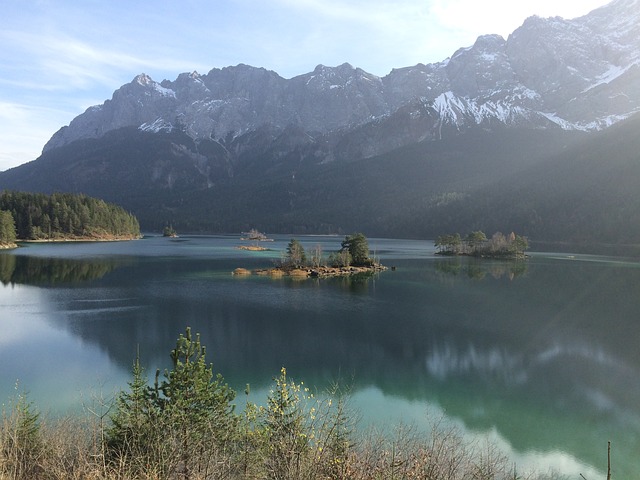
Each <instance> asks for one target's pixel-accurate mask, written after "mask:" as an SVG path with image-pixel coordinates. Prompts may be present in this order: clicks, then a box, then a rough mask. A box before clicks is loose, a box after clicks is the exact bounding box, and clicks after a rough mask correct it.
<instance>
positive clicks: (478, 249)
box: [435, 230, 529, 258]
mask: <svg viewBox="0 0 640 480" xmlns="http://www.w3.org/2000/svg"><path fill="white" fill-rule="evenodd" d="M435 247H436V248H437V249H438V251H437V252H436V254H437V255H468V256H473V257H485V258H525V256H526V255H525V253H524V252H525V250H527V249H528V248H529V242H528V240H527V238H526V237H523V236H520V235H516V234H515V233H513V232H511V233H510V234H509V235H506V236H505V235H504V234H502V233H500V232H496V233H494V234H493V235H492V236H491V238H487V236H486V235H485V233H484V232H482V231H480V230H476V231H473V232H471V233H469V234H467V236H465V237H464V238H462V237H461V236H460V234H459V233H454V234H451V235H440V236H439V237H438V238H437V239H436V241H435Z"/></svg>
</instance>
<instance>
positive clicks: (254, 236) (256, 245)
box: [236, 228, 273, 252]
mask: <svg viewBox="0 0 640 480" xmlns="http://www.w3.org/2000/svg"><path fill="white" fill-rule="evenodd" d="M242 235H243V236H242V237H240V240H244V241H249V242H253V243H252V245H239V246H238V247H236V248H238V249H239V250H249V251H252V252H262V251H264V250H269V249H268V248H266V247H262V246H260V242H273V238H269V237H267V236H266V235H265V234H264V233H262V232H259V231H258V230H256V229H255V228H252V229H251V230H249V231H248V232H242Z"/></svg>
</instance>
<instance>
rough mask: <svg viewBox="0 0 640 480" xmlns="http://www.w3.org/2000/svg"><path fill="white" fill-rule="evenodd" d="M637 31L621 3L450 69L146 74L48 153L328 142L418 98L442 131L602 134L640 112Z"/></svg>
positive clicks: (533, 29)
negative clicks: (161, 132)
mask: <svg viewBox="0 0 640 480" xmlns="http://www.w3.org/2000/svg"><path fill="white" fill-rule="evenodd" d="M639 24H640V5H639V4H638V3H637V1H636V0H616V1H614V2H612V3H610V4H608V5H606V6H604V7H601V8H599V9H596V10H594V11H593V12H591V13H589V14H588V15H585V16H583V17H579V18H577V19H573V20H565V19H562V18H560V17H551V18H546V19H543V18H540V17H535V16H534V17H530V18H528V19H526V20H525V22H524V23H523V25H522V26H521V27H519V28H517V29H516V30H515V31H514V32H513V33H511V34H510V35H509V37H508V38H507V39H506V40H505V39H504V38H502V37H501V36H499V35H483V36H480V37H478V39H477V40H476V42H475V43H474V44H473V45H472V46H470V47H465V48H460V49H458V50H457V51H456V52H454V54H453V55H452V56H451V57H450V58H448V59H445V60H444V61H441V62H438V63H433V64H427V65H423V64H418V65H416V66H413V67H404V68H400V69H393V70H392V71H391V72H390V73H389V74H387V75H386V76H384V77H377V76H375V75H373V74H369V73H367V72H365V71H364V70H362V69H360V68H354V67H353V66H351V65H350V64H348V63H344V64H342V65H339V66H337V67H326V66H323V65H318V66H317V67H316V68H315V69H314V70H313V72H309V73H304V74H301V75H298V76H295V77H292V78H290V79H285V78H283V77H281V76H280V75H278V74H277V73H276V72H274V71H270V70H267V69H264V68H258V67H251V66H248V65H244V64H239V65H237V66H235V67H224V68H221V69H219V68H214V69H212V70H211V71H209V72H208V73H207V74H205V75H200V74H198V73H197V72H192V73H182V74H180V75H179V76H178V77H177V78H176V79H175V80H174V81H170V80H163V81H162V82H156V81H155V80H153V79H151V78H150V77H149V76H148V75H146V74H140V75H138V76H136V77H135V78H134V79H133V80H132V81H131V82H130V83H128V84H125V85H123V86H122V87H120V88H119V89H118V90H116V91H115V92H114V95H113V97H112V98H111V99H110V100H107V101H105V102H104V103H103V104H102V105H99V106H94V107H90V108H89V109H87V111H85V112H84V113H83V114H81V115H79V116H78V117H76V118H75V119H74V120H73V121H72V122H71V123H70V125H69V126H67V127H62V128H61V129H60V130H59V131H58V132H56V133H55V134H54V135H53V137H52V138H51V140H50V141H49V142H47V144H46V145H45V147H44V150H43V151H45V152H46V151H47V150H50V149H52V148H56V147H58V146H62V145H64V144H66V143H69V142H71V141H73V140H77V139H80V138H96V137H99V136H101V135H103V134H104V133H106V131H108V130H112V129H116V128H121V127H125V126H127V127H128V126H136V127H140V128H146V129H151V130H154V129H155V130H157V129H167V128H178V129H182V130H184V131H185V132H186V133H187V134H188V135H190V136H191V137H192V138H194V139H213V140H216V141H220V140H223V139H226V138H229V136H231V137H236V136H238V135H242V134H244V133H246V132H247V131H249V130H254V129H256V128H259V127H260V126H261V125H264V124H271V125H274V126H275V127H277V128H279V129H284V128H286V127H287V126H289V125H291V124H293V125H297V126H300V127H302V128H303V129H304V130H305V131H307V132H309V133H311V134H317V133H320V134H327V133H330V132H334V131H337V130H340V129H344V128H353V127H358V126H361V125H363V124H366V123H369V122H371V121H375V120H376V119H378V118H380V117H381V116H385V115H391V114H393V112H395V111H396V110H398V109H399V108H402V107H404V106H406V105H407V104H409V103H412V102H415V101H416V100H422V101H423V102H425V103H427V104H431V105H432V106H433V108H434V109H435V110H436V112H437V113H438V115H439V120H440V121H441V122H442V123H445V124H449V125H453V126H455V127H456V128H464V127H465V125H466V122H469V121H471V122H472V123H473V124H481V123H482V122H496V121H497V122H501V123H504V124H506V125H515V126H522V125H528V126H530V127H532V128H540V127H543V128H549V127H551V126H557V127H559V128H564V129H579V130H598V129H601V128H606V127H607V126H609V125H611V124H613V123H615V122H616V121H619V120H622V119H624V118H628V117H630V116H631V115H633V114H634V113H636V112H638V111H640V101H639V100H638V98H639V97H640V88H639V87H638V86H637V84H638V79H640V43H639V41H638V38H639V37H640V29H639V28H638V26H637V25H639ZM630 88H631V89H632V93H633V96H632V97H630V96H629V95H628V90H629V89H630ZM623 91H624V92H625V93H627V95H624V94H623V93H621V92H623ZM611 97H615V98H616V101H615V102H610V101H609V99H610V98H611ZM605 100H606V101H605ZM461 113H465V114H466V115H461ZM463 117H464V118H463ZM377 153H380V152H377Z"/></svg>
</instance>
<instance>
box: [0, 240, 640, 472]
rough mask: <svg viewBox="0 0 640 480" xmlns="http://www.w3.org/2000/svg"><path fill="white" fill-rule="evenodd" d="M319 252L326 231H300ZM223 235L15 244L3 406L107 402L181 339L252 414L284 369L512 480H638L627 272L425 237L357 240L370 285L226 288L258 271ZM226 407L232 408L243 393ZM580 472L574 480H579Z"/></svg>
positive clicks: (6, 289) (631, 285)
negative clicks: (524, 479) (482, 445)
mask: <svg viewBox="0 0 640 480" xmlns="http://www.w3.org/2000/svg"><path fill="white" fill-rule="evenodd" d="M298 238H299V239H300V240H301V241H302V242H303V244H305V246H306V247H308V248H312V247H314V246H315V245H318V244H320V245H321V246H322V248H323V250H324V252H327V253H328V252H331V251H335V250H337V249H338V248H339V244H340V240H341V238H339V237H298ZM288 240H289V238H288V237H279V238H276V241H274V242H273V243H268V244H266V243H265V244H264V245H265V246H267V247H269V248H270V249H271V250H270V251H267V252H247V251H242V250H238V249H237V248H235V247H236V246H237V245H239V244H240V243H241V242H240V241H239V240H238V239H237V238H234V237H225V236H220V237H185V238H180V239H166V238H161V237H155V238H154V237H152V238H145V239H143V240H140V241H135V242H123V243H100V244H94V243H79V244H51V245H47V244H30V245H28V246H25V247H23V248H20V249H18V250H14V251H11V252H5V253H2V254H0V281H2V284H1V285H0V399H2V400H1V401H6V399H8V398H9V397H10V396H11V395H12V394H13V393H15V391H16V383H17V388H18V390H20V391H23V390H27V391H28V392H29V394H30V398H31V400H33V401H34V402H35V403H36V404H37V405H38V406H39V408H40V409H42V410H44V411H50V412H53V413H57V412H65V411H67V410H69V409H77V408H79V407H81V406H82V405H88V404H91V403H92V402H96V399H97V398H98V397H104V398H109V397H110V396H112V395H113V393H114V392H115V391H117V389H118V388H122V387H124V386H126V382H127V381H128V380H129V378H130V376H129V375H130V369H131V365H132V362H133V360H134V358H135V356H136V352H137V351H139V352H140V357H141V359H142V363H143V364H144V365H145V366H146V367H147V368H148V370H149V371H155V369H156V368H157V367H159V368H164V367H166V366H168V363H169V356H168V352H169V351H170V349H171V348H173V347H174V346H175V340H176V338H177V336H178V335H179V334H180V333H181V332H184V329H185V327H186V326H191V327H192V329H193V330H194V331H197V332H200V333H201V334H202V340H203V342H204V344H205V345H207V348H208V350H207V351H208V358H209V360H210V361H213V363H214V369H215V370H216V371H219V372H221V373H222V374H223V375H224V377H225V379H226V380H227V381H228V382H229V383H230V384H231V385H232V386H233V387H234V388H235V389H236V390H237V391H238V392H242V391H243V390H244V386H245V384H246V383H250V384H251V388H252V397H254V398H253V399H254V401H258V402H260V401H261V399H263V398H264V397H265V395H266V392H267V391H268V389H269V388H270V387H271V379H272V378H273V377H274V376H277V374H278V372H279V370H280V367H282V366H286V367H287V370H288V373H289V375H290V376H291V377H293V378H294V379H296V380H298V381H304V382H305V384H307V385H309V384H311V385H314V386H316V387H317V388H318V389H320V390H322V389H323V388H325V387H326V386H327V385H328V384H330V383H331V382H334V381H342V382H343V383H348V384H350V385H351V386H352V390H353V393H352V400H351V406H352V407H353V408H354V409H355V410H357V411H358V413H359V415H360V417H361V418H362V421H361V423H362V424H365V425H366V424H370V423H373V424H375V425H377V426H380V427H383V428H384V427H386V426H388V427H389V428H390V426H392V425H395V424H397V423H398V422H405V423H413V424H416V425H418V426H423V427H425V428H428V425H429V422H430V419H433V418H439V417H441V416H443V415H444V416H445V418H446V419H447V421H450V422H452V423H454V424H456V425H458V426H459V427H460V428H461V429H463V431H464V432H466V434H467V435H468V436H469V437H470V438H475V437H477V438H485V437H488V438H490V439H491V440H493V441H495V442H497V443H498V444H499V446H500V447H501V448H503V449H504V451H505V452H507V453H508V454H509V455H511V456H512V457H513V460H514V462H516V463H517V465H518V468H519V469H520V468H522V469H526V468H529V467H536V468H538V469H541V470H547V469H548V468H552V469H554V470H556V471H560V472H563V473H566V474H568V475H571V476H572V477H573V478H576V477H578V476H579V474H580V473H582V474H584V475H585V476H586V477H587V478H598V477H600V478H602V476H603V470H605V469H606V461H607V458H606V454H607V452H606V449H607V441H609V440H610V441H611V442H612V463H613V474H614V478H640V473H639V472H640V349H639V348H638V347H639V340H640V316H639V312H640V295H639V293H640V292H639V289H640V263H638V262H637V261H636V260H628V259H624V258H613V257H612V258H608V257H604V256H592V255H578V254H576V255H571V254H565V253H563V254H551V253H532V254H531V258H530V259H529V260H527V261H526V262H524V263H523V262H520V263H509V262H498V261H488V260H485V261H473V260H471V259H455V258H439V257H436V256H434V255H433V253H434V249H433V246H432V245H433V243H432V242H428V241H423V242H421V241H406V240H378V239H371V240H370V247H371V249H372V250H373V251H374V252H375V255H376V256H378V257H380V259H381V261H382V262H383V263H384V264H386V265H388V266H395V267H396V269H395V270H393V271H392V270H391V269H390V270H388V271H386V272H382V273H381V274H379V275H376V276H373V277H370V278H351V279H324V280H312V279H309V280H304V281H300V280H291V279H277V280H276V279H270V278H264V277H257V276H251V277H242V278H239V277H234V276H232V275H231V274H230V272H231V271H232V270H233V269H234V268H236V267H246V268H257V267H265V266H270V265H272V263H273V262H274V261H275V260H277V259H278V258H280V256H281V254H282V252H283V251H284V250H285V249H286V244H287V242H288ZM239 401H241V402H242V401H244V399H243V398H240V399H239ZM578 478H579V477H578Z"/></svg>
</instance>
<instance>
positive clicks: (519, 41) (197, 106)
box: [0, 0, 640, 237]
mask: <svg viewBox="0 0 640 480" xmlns="http://www.w3.org/2000/svg"><path fill="white" fill-rule="evenodd" d="M637 112H640V0H615V1H613V2H612V3H610V4H609V5H607V6H605V7H602V8H599V9H597V10H594V11H593V12H591V13H590V14H588V15H586V16H584V17H581V18H577V19H573V20H564V19H561V18H548V19H542V18H538V17H531V18H529V19H527V20H526V21H525V22H524V24H523V25H522V26H521V27H520V28H518V29H517V30H515V31H514V32H513V33H512V34H511V35H510V36H509V37H508V38H507V39H506V40H505V39H503V38H502V37H500V36H497V35H487V36H482V37H479V38H478V40H477V41H476V42H475V44H474V45H473V46H471V47H469V48H462V49H459V50H458V51H456V52H455V53H454V54H453V55H452V57H451V58H449V59H446V60H444V61H442V62H439V63H435V64H429V65H422V64H419V65H416V66H414V67H407V68H401V69H395V70H393V71H392V72H391V73H389V74H388V75H387V76H385V77H377V76H375V75H371V74H369V73H367V72H364V71H363V70H361V69H359V68H354V67H352V66H351V65H349V64H344V65H341V66H338V67H333V68H332V67H325V66H322V65H319V66H318V67H316V69H315V70H314V71H313V72H311V73H307V74H304V75H300V76H297V77H294V78H291V79H284V78H282V77H280V76H279V75H278V74H277V73H275V72H271V71H267V70H265V69H262V68H255V67H251V66H246V65H238V66H235V67H227V68H223V69H213V70H211V71H210V72H209V73H208V74H206V75H199V74H198V73H195V72H194V73H191V74H187V73H184V74H181V75H179V76H178V78H177V79H176V80H174V81H169V80H164V81H162V82H160V83H158V82H156V81H154V80H153V79H151V78H150V77H148V76H147V75H144V74H141V75H138V76H137V77H136V78H134V80H133V81H132V82H131V83H129V84H126V85H123V86H122V87H120V88H119V89H118V90H116V91H115V92H114V94H113V97H112V98H111V100H107V101H106V102H105V103H104V104H102V105H99V106H95V107H91V108H89V109H88V110H87V111H86V112H84V113H83V114H81V115H79V116H78V117H76V118H75V119H74V120H73V121H72V122H71V123H70V125H69V126H66V127H63V128H61V129H60V130H59V131H58V132H57V133H56V134H55V135H53V137H52V138H51V140H50V141H49V142H48V143H47V144H46V146H45V148H44V153H43V155H42V156H41V157H40V158H39V159H38V160H36V161H34V162H31V163H30V164H27V165H23V166H20V167H17V168H15V169H12V170H10V171H7V172H4V173H3V174H0V187H2V188H14V189H28V190H40V191H52V190H65V191H82V192H84V193H87V194H89V195H93V196H102V197H103V198H105V199H107V200H109V201H117V202H119V203H121V204H122V205H124V206H125V207H127V208H130V209H132V210H134V213H136V215H137V216H138V218H139V219H140V221H141V223H142V226H143V228H145V227H146V228H151V227H153V228H158V224H162V223H163V222H165V221H168V220H171V221H172V222H173V223H174V225H176V226H177V227H179V226H180V225H181V224H182V228H187V229H190V230H204V231H228V230H231V229H237V228H236V227H245V226H254V225H256V226H257V225H258V224H263V225H264V227H266V228H268V229H270V230H273V229H278V230H282V231H293V230H300V231H312V230H318V229H322V230H326V231H340V230H344V229H348V228H359V229H364V228H368V229H370V230H373V231H376V232H380V233H388V234H393V233H394V232H395V233H397V234H398V235H401V234H403V233H404V234H415V235H423V234H424V235H429V234H432V233H433V232H434V231H437V230H439V229H442V228H444V227H446V226H449V225H448V224H447V222H444V221H435V220H434V219H431V220H429V221H428V222H426V224H429V225H430V226H429V227H428V228H427V227H426V226H423V228H415V227H416V223H415V222H421V221H422V220H424V219H420V218H419V217H420V216H424V215H425V214H426V212H428V211H429V212H432V213H433V210H432V208H433V205H435V204H433V202H436V203H437V199H438V198H441V199H445V200H446V201H445V200H442V201H445V203H451V202H452V201H453V200H456V201H461V200H462V199H464V198H471V196H472V195H475V194H476V193H478V192H480V191H481V190H475V189H479V188H480V187H481V186H482V185H484V186H487V187H488V186H490V185H492V184H493V183H494V182H496V181H498V180H499V179H501V178H503V177H504V176H505V175H507V174H508V173H512V174H516V173H517V172H521V171H523V170H524V169H526V168H530V167H531V166H532V165H535V164H539V163H544V162H545V161H547V159H549V158H558V159H564V157H562V155H561V154H562V153H563V152H566V151H568V150H570V149H571V148H573V146H576V145H578V144H579V143H580V142H583V141H585V140H586V139H587V138H589V137H590V136H592V135H595V132H598V131H602V130H604V129H608V128H609V127H610V126H612V125H614V124H616V123H619V122H621V121H623V120H625V119H629V118H631V117H633V116H634V114H635V113H637ZM514 139H518V142H520V143H514ZM620 140H621V141H622V142H623V143H624V142H625V141H627V140H628V139H626V138H623V139H620ZM478 142H483V144H479V143H478ZM487 143H488V145H487ZM483 151H484V152H485V153H486V154H488V152H489V151H490V152H491V155H493V156H494V158H493V159H488V158H485V157H483V155H484V153H483ZM389 159H394V160H389ZM565 160H566V161H568V160H567V159H565ZM558 161H560V160H558ZM607 161H610V159H607V158H603V159H602V162H607ZM483 162H488V163H483ZM434 165H437V167H438V168H436V169H433V170H431V171H429V172H428V173H426V171H427V170H428V169H429V168H431V167H433V166H434ZM400 167H402V168H403V169H406V175H407V177H406V178H405V179H403V181H402V183H399V182H398V181H397V180H394V178H396V177H398V175H399V173H398V169H399V168H400ZM554 168H555V166H554ZM372 169H373V171H372ZM582 173H583V172H580V171H572V172H571V175H572V177H571V178H567V179H565V180H566V181H568V182H571V181H573V180H574V179H575V177H576V176H580V175H581V174H582ZM456 175H457V176H456ZM400 176H402V175H400ZM346 179H349V182H348V183H345V182H343V180H346ZM418 179H420V180H421V181H418ZM300 184H304V186H305V187H304V188H305V190H304V191H298V190H297V189H298V186H299V185H300ZM538 187H541V186H536V185H525V186H523V187H522V188H523V189H524V190H525V191H529V190H530V191H531V194H532V195H533V197H535V198H538V197H536V195H537V194H538V193H540V189H539V188H538ZM372 189H374V191H377V192H383V191H384V192H386V193H385V195H386V203H384V204H379V203H380V202H377V201H375V200H374V199H372V197H373V198H375V197H374V196H372V195H371V194H370V192H371V191H372ZM536 192H537V193H536ZM614 193H615V192H614V191H613V190H612V194H614ZM485 194H486V192H485ZM256 195H258V196H257V197H256ZM314 195H315V200H314V201H313V202H312V201H311V197H314ZM533 197H532V198H533ZM256 198H259V201H258V202H257V204H256V205H255V206H254V207H255V208H254V207H250V205H252V204H253V203H254V202H255V200H256ZM303 198H306V199H307V200H305V201H302V199H303ZM338 198H343V199H344V202H342V203H340V204H338V203H337V202H336V199H338ZM307 201H308V202H309V203H308V204H307V203H305V202H307ZM314 202H315V203H314ZM345 202H346V203H345ZM406 202H413V203H411V204H407V203H406ZM416 202H418V203H417V204H416ZM367 205H368V206H367ZM477 205H478V204H476V206H477ZM331 208H338V209H341V211H340V212H336V211H334V210H333V211H332V210H328V209H331ZM207 212H209V213H207ZM407 212H413V213H411V215H413V217H407V215H408V214H407ZM550 213H553V211H550ZM448 215H453V216H454V217H459V218H463V217H464V215H461V214H460V212H458V213H455V212H450V213H448ZM405 217H407V218H406V219H405V220H402V221H401V220H400V219H401V218H405ZM414 217H415V218H414ZM519 220H521V219H517V218H514V219H513V220H512V221H511V222H507V221H506V220H505V222H504V226H503V227H502V228H511V227H509V225H508V224H507V223H510V224H518V226H520V227H521V228H523V229H524V230H525V231H524V232H523V233H527V234H530V235H536V234H544V235H545V236H548V237H558V236H562V235H564V233H562V232H561V231H560V230H561V229H560V230H556V229H553V228H552V229H549V228H546V229H545V228H542V227H541V225H542V224H543V223H544V219H542V220H540V221H537V222H528V223H527V222H524V224H523V222H520V221H519ZM403 222H404V223H403ZM483 222H484V223H491V222H487V221H485V220H483V218H481V217H477V218H475V219H473V221H471V220H469V221H467V222H466V223H465V222H457V223H459V224H461V227H465V226H469V225H468V224H470V223H473V224H474V226H481V225H476V224H477V223H483ZM449 223H450V224H451V225H450V226H452V227H453V224H455V223H456V222H449ZM494 223H495V222H494ZM552 223H555V221H554V222H552ZM394 225H395V227H393V226H394ZM411 225H412V226H411ZM547 227H548V225H547ZM514 228H515V226H514ZM389 230H391V231H389Z"/></svg>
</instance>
